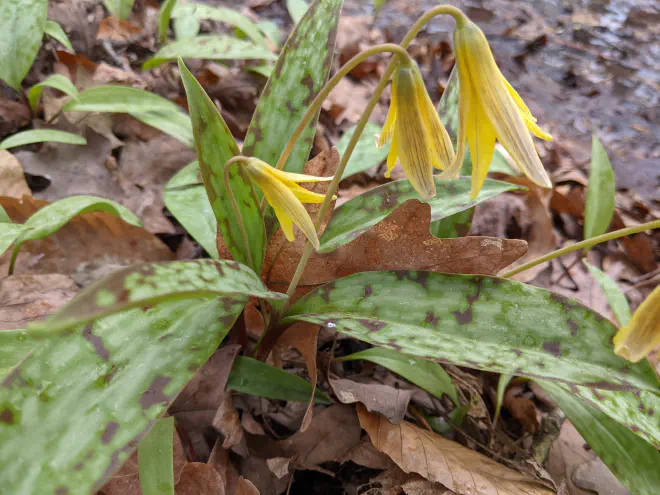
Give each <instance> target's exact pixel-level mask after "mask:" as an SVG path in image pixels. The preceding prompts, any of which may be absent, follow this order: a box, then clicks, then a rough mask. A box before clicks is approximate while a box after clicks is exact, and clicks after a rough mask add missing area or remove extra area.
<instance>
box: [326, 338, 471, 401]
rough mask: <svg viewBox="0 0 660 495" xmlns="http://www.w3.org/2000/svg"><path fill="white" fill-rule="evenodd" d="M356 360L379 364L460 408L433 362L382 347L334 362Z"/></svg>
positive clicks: (453, 390) (448, 381) (448, 382)
mask: <svg viewBox="0 0 660 495" xmlns="http://www.w3.org/2000/svg"><path fill="white" fill-rule="evenodd" d="M356 359H365V360H367V361H371V362H372V363H376V364H380V365H381V366H383V367H385V368H387V369H388V370H390V371H393V372H394V373H397V374H399V375H401V376H402V377H404V378H405V379H406V380H408V381H410V382H412V383H414V384H415V385H417V386H418V387H420V388H422V389H424V390H426V391H427V392H429V393H431V394H433V395H435V396H436V397H438V398H442V396H443V395H447V396H448V397H449V398H450V399H451V400H452V401H453V402H454V404H456V405H458V406H460V402H459V401H458V393H457V392H456V387H454V384H453V383H452V381H451V378H450V377H449V375H448V374H447V372H446V371H445V370H444V369H443V368H442V366H440V365H439V364H438V363H436V362H434V361H427V360H426V359H420V358H419V357H417V356H409V355H407V354H402V353H400V352H397V351H393V350H391V349H386V348H384V347H373V348H371V349H367V350H366V351H360V352H356V353H355V354H351V355H349V356H344V357H341V358H337V359H336V361H354V360H356Z"/></svg>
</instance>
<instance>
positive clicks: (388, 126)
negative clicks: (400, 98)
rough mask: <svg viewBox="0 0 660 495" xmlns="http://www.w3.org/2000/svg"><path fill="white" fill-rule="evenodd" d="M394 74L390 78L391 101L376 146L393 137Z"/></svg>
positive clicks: (394, 109)
mask: <svg viewBox="0 0 660 495" xmlns="http://www.w3.org/2000/svg"><path fill="white" fill-rule="evenodd" d="M396 105H397V99H396V76H395V77H394V79H392V101H391V102H390V109H389V110H388V111H387V118H386V119H385V125H383V130H382V132H381V133H380V137H379V138H378V144H377V145H376V147H377V148H381V147H383V146H384V145H385V144H387V143H389V142H390V141H392V138H393V137H394V123H395V122H396V112H397V109H396Z"/></svg>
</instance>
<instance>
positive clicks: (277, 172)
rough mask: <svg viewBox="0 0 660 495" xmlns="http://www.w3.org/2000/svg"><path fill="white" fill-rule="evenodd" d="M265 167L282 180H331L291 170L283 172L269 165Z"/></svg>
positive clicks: (330, 178)
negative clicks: (295, 172)
mask: <svg viewBox="0 0 660 495" xmlns="http://www.w3.org/2000/svg"><path fill="white" fill-rule="evenodd" d="M267 167H268V168H266V170H267V172H268V173H270V174H273V175H274V176H275V177H276V178H278V179H279V180H281V181H282V182H327V181H331V180H332V176H330V177H316V176H315V175H306V174H294V173H292V172H285V171H284V170H278V169H276V168H275V167H271V166H270V165H268V166H267Z"/></svg>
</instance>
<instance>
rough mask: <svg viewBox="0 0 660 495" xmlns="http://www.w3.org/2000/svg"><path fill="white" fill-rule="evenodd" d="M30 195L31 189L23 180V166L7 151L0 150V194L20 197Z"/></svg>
mask: <svg viewBox="0 0 660 495" xmlns="http://www.w3.org/2000/svg"><path fill="white" fill-rule="evenodd" d="M24 194H25V195H27V196H31V195H32V191H30V188H29V187H28V185H27V182H26V181H25V175H24V174H23V167H22V166H21V164H20V162H19V161H18V160H17V159H16V157H15V156H14V155H12V154H11V153H10V152H9V151H6V150H0V196H10V197H12V198H20V197H21V196H23V195H24Z"/></svg>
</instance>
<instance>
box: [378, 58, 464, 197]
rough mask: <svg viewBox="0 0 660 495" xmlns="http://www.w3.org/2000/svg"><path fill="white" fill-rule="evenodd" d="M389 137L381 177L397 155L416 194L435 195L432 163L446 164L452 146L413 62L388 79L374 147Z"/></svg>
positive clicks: (394, 163) (450, 156) (436, 166)
mask: <svg viewBox="0 0 660 495" xmlns="http://www.w3.org/2000/svg"><path fill="white" fill-rule="evenodd" d="M390 141H391V142H392V146H391V148H390V153H389V155H388V156H387V173H386V174H385V177H389V176H390V173H391V172H392V169H393V168H394V167H395V165H396V160H397V158H399V160H400V161H401V167H402V168H403V171H404V172H405V174H406V177H408V180H410V182H411V183H412V185H413V187H414V188H415V190H416V191H417V192H418V193H419V195H420V196H421V197H422V198H424V199H430V198H433V197H435V182H434V180H433V167H435V168H437V169H440V170H444V169H445V168H447V167H449V165H450V164H451V162H452V160H453V158H454V148H453V146H452V144H451V140H450V139H449V135H448V134H447V131H446V130H445V128H444V127H443V125H442V123H441V122H440V118H439V117H438V113H437V112H436V111H435V108H434V106H433V103H432V102H431V98H430V97H429V94H428V93H427V92H426V87H425V86H424V81H423V80H422V75H421V74H420V72H419V68H418V67H417V65H416V64H414V65H403V64H402V65H400V66H399V67H398V68H397V71H396V73H395V74H394V78H393V79H392V103H391V104H390V109H389V112H388V113H387V119H386V120H385V125H384V127H383V132H382V134H381V135H380V138H379V140H378V147H381V146H383V145H384V144H385V143H388V142H390Z"/></svg>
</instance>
